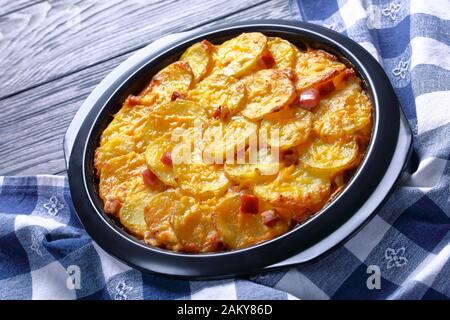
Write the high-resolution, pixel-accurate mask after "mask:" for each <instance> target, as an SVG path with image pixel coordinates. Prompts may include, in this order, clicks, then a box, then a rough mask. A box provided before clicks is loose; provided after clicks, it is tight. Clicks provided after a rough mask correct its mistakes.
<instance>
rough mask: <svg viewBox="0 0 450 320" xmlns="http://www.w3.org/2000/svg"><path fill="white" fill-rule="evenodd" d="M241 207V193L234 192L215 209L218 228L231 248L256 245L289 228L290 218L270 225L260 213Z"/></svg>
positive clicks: (227, 245)
mask: <svg viewBox="0 0 450 320" xmlns="http://www.w3.org/2000/svg"><path fill="white" fill-rule="evenodd" d="M240 207H241V200H240V194H239V193H234V192H233V193H230V194H227V195H226V196H225V197H223V198H222V199H221V200H220V202H219V204H218V205H217V207H216V209H215V216H214V219H215V225H216V228H217V230H218V231H219V234H220V235H221V237H222V239H223V242H224V244H225V245H226V247H227V248H229V249H238V248H243V247H247V246H250V245H254V244H257V243H259V242H262V241H265V240H269V239H272V238H274V237H276V236H278V235H280V234H282V233H284V232H286V231H287V230H288V229H289V224H290V219H280V220H279V221H278V222H277V223H276V224H275V225H274V226H272V227H268V226H266V225H265V224H264V223H263V219H262V216H261V214H260V213H257V214H250V213H242V212H241V211H240Z"/></svg>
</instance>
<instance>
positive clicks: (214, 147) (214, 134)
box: [203, 116, 258, 159]
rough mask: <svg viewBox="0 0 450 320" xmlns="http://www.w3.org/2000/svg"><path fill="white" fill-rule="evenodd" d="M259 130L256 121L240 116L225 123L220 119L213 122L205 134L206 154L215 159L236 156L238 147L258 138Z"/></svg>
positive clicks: (243, 146)
mask: <svg viewBox="0 0 450 320" xmlns="http://www.w3.org/2000/svg"><path fill="white" fill-rule="evenodd" d="M257 132H258V126H257V125H256V124H255V123H253V122H251V121H248V120H247V119H245V118H244V117H240V116H235V117H233V118H231V119H230V120H229V121H228V122H227V123H225V124H223V123H222V122H220V121H217V122H215V123H212V124H211V125H210V126H209V127H208V128H206V130H205V132H204V134H203V142H204V144H205V149H204V154H205V156H206V155H208V156H210V157H211V158H213V159H225V158H226V157H227V158H230V156H231V157H233V158H234V154H236V152H237V151H238V150H237V149H241V148H245V146H246V145H248V144H249V141H250V139H256V138H257Z"/></svg>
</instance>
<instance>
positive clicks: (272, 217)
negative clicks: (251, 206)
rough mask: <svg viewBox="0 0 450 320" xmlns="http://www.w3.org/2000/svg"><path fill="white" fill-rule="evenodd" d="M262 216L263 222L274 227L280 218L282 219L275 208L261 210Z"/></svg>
mask: <svg viewBox="0 0 450 320" xmlns="http://www.w3.org/2000/svg"><path fill="white" fill-rule="evenodd" d="M261 217H262V220H263V223H264V224H265V225H266V226H268V227H273V226H274V225H275V223H277V221H278V220H280V216H279V215H278V213H277V212H276V211H275V210H267V211H264V212H261Z"/></svg>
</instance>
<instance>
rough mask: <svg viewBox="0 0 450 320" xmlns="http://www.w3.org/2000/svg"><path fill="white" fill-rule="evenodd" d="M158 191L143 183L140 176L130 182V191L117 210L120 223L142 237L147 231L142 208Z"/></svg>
mask: <svg viewBox="0 0 450 320" xmlns="http://www.w3.org/2000/svg"><path fill="white" fill-rule="evenodd" d="M157 193H158V190H152V189H151V188H149V187H147V186H145V185H144V183H143V181H142V178H141V177H137V178H135V179H134V181H133V182H132V183H131V187H130V191H129V192H128V195H127V197H126V200H125V202H124V204H123V206H122V209H121V210H120V212H119V219H120V222H121V223H122V225H123V226H124V227H125V228H127V230H129V231H131V232H132V233H133V234H135V235H138V236H139V237H141V238H143V237H144V235H145V232H146V231H147V229H148V228H147V224H146V223H145V219H144V208H145V206H146V204H147V203H148V202H149V200H150V198H152V197H153V196H154V195H156V194H157Z"/></svg>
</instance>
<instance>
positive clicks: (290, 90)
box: [242, 69, 295, 119]
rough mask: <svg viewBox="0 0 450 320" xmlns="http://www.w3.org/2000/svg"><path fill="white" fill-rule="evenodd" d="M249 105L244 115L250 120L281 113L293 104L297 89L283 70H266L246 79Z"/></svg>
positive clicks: (243, 112)
mask: <svg viewBox="0 0 450 320" xmlns="http://www.w3.org/2000/svg"><path fill="white" fill-rule="evenodd" d="M245 85H246V88H247V105H246V107H245V108H244V110H243V111H242V114H243V115H244V116H246V117H247V118H250V119H261V118H262V117H263V116H265V115H267V114H270V113H273V112H276V111H279V110H281V109H282V108H283V107H285V106H287V105H288V104H289V103H291V102H292V101H293V99H294V97H295V95H294V94H295V88H294V85H293V83H292V82H291V80H289V78H288V76H287V75H286V73H284V72H283V71H281V70H274V69H265V70H260V71H257V72H255V73H253V74H251V75H249V76H248V77H246V78H245Z"/></svg>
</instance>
